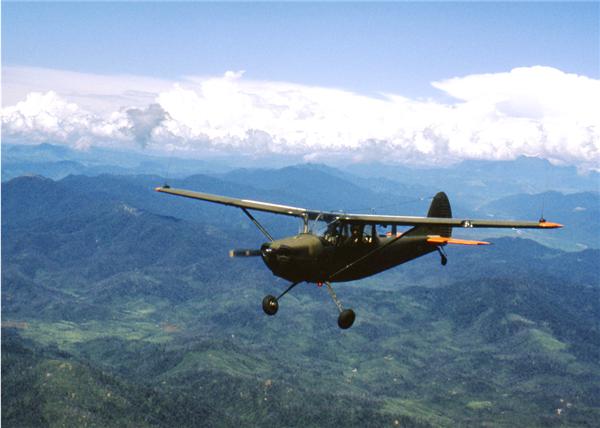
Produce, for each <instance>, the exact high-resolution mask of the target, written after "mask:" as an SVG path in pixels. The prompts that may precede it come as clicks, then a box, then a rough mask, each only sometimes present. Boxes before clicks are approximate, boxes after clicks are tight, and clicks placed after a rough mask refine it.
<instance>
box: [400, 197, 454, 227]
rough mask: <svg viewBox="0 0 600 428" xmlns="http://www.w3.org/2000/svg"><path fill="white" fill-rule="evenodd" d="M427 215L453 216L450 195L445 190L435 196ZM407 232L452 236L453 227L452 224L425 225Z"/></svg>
mask: <svg viewBox="0 0 600 428" xmlns="http://www.w3.org/2000/svg"><path fill="white" fill-rule="evenodd" d="M427 217H437V218H451V217H452V209H451V208H450V201H449V200H448V196H446V194H445V193H444V192H439V193H438V194H437V195H435V196H434V197H433V200H432V201H431V205H430V206H429V212H428V213H427ZM407 233H410V234H411V235H421V236H429V235H437V236H443V237H447V238H449V237H450V236H452V228H451V227H450V226H433V225H423V226H417V227H414V228H412V229H411V230H410V231H409V232H407Z"/></svg>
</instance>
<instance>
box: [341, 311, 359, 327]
mask: <svg viewBox="0 0 600 428" xmlns="http://www.w3.org/2000/svg"><path fill="white" fill-rule="evenodd" d="M355 319H356V314H355V313H354V311H353V310H352V309H346V310H343V311H342V312H340V316H339V317H338V326H339V327H340V328H341V329H342V330H346V329H347V328H350V327H352V324H354V320H355Z"/></svg>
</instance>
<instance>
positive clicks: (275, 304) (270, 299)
mask: <svg viewBox="0 0 600 428" xmlns="http://www.w3.org/2000/svg"><path fill="white" fill-rule="evenodd" d="M298 284H300V283H299V282H294V283H293V284H291V285H290V286H289V287H288V288H286V290H285V291H284V292H283V293H281V294H280V295H279V296H277V297H275V296H272V295H270V294H269V295H268V296H265V298H264V299H263V301H262V308H263V311H265V314H267V315H270V316H272V315H275V314H276V313H277V310H278V309H279V299H281V298H282V297H283V296H285V294H286V293H287V292H288V291H290V290H291V289H292V288H294V287H295V286H296V285H298Z"/></svg>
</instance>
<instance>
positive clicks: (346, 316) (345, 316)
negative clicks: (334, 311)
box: [325, 281, 356, 330]
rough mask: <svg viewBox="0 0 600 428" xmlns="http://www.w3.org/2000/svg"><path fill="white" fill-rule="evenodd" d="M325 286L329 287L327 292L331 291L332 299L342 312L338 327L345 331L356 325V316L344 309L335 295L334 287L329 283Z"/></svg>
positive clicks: (351, 311) (350, 310) (349, 310)
mask: <svg viewBox="0 0 600 428" xmlns="http://www.w3.org/2000/svg"><path fill="white" fill-rule="evenodd" d="M325 285H326V286H327V291H329V295H330V296H331V299H332V300H333V302H334V303H335V305H336V306H337V308H338V310H339V311H340V315H339V316H338V326H339V327H340V328H341V329H343V330H346V329H347V328H350V327H352V324H354V320H355V319H356V314H355V313H354V311H353V310H352V309H344V307H343V306H342V303H341V302H340V301H339V300H338V298H337V296H336V295H335V291H333V287H332V286H331V283H330V282H329V281H326V282H325Z"/></svg>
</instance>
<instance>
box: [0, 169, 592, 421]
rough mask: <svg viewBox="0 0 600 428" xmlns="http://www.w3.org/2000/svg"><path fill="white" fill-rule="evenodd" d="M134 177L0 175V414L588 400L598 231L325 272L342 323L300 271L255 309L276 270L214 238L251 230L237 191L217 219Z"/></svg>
mask: <svg viewBox="0 0 600 428" xmlns="http://www.w3.org/2000/svg"><path fill="white" fill-rule="evenodd" d="M196 179H201V180H204V181H206V182H208V180H209V179H206V178H196ZM149 182H151V179H150V178H149V177H131V176H129V177H116V176H102V177H95V178H83V179H78V178H77V177H70V178H69V179H65V180H63V181H61V182H54V181H51V180H46V179H43V178H36V177H28V178H19V179H16V180H13V181H11V182H8V183H4V184H3V192H2V210H3V213H2V214H3V216H2V237H3V239H2V422H3V423H4V424H6V425H7V426H72V425H77V426H340V425H345V426H361V427H363V426H376V427H380V426H409V427H410V426H417V427H421V426H457V425H460V426H471V425H473V426H506V427H513V426H548V425H554V424H555V425H560V426H594V424H595V421H597V420H599V419H600V409H599V407H598V402H599V399H600V388H599V387H598V385H600V363H599V361H600V359H599V358H598V355H600V328H599V327H598V326H599V320H600V305H599V304H598V302H599V301H600V284H599V283H598V278H600V272H599V269H600V268H599V265H598V259H599V258H600V251H598V250H593V249H588V250H585V251H580V252H573V253H567V252H563V251H560V250H557V249H550V248H547V247H545V246H542V245H539V244H537V243H535V242H533V241H530V240H524V239H511V238H502V239H496V240H494V243H495V245H493V246H490V247H489V248H482V249H478V248H458V249H454V248H452V249H448V252H449V256H450V262H449V264H448V266H446V267H442V266H440V264H439V258H438V257H437V256H436V255H429V256H426V257H423V258H422V259H419V260H417V261H415V262H414V263H410V264H407V265H403V266H400V267H397V268H395V269H393V270H391V271H389V272H386V273H384V274H382V275H379V276H376V277H373V278H369V279H368V280H365V281H359V282H356V283H348V284H340V285H337V286H336V292H337V294H338V296H339V297H340V298H341V299H342V301H343V302H344V304H346V305H347V306H349V307H352V308H353V309H354V310H355V311H356V312H357V321H356V324H355V325H354V326H353V327H352V328H351V329H350V330H347V331H341V330H339V329H338V328H337V325H336V309H335V306H334V304H333V303H332V302H331V300H330V299H329V297H328V295H327V293H326V291H325V290H323V289H319V288H317V287H316V286H314V285H307V284H303V285H301V286H299V287H297V288H296V289H295V290H294V291H293V292H292V293H290V294H289V295H287V296H286V297H285V298H284V299H283V300H282V301H281V307H280V311H279V312H278V314H277V315H276V316H275V317H266V316H264V314H263V313H262V310H261V308H260V302H261V300H262V297H263V296H264V295H265V294H269V293H275V292H276V291H277V290H281V289H283V287H284V286H285V283H284V282H283V281H281V280H278V279H276V278H274V277H273V276H272V275H271V273H270V272H269V271H268V270H267V269H266V268H265V267H264V265H263V264H262V262H261V261H260V260H259V259H236V260H232V259H229V258H227V250H228V249H230V248H234V247H244V246H247V247H249V248H252V245H257V243H259V242H260V239H261V238H260V235H259V234H258V232H256V231H254V230H253V229H250V228H246V226H244V225H243V223H242V222H241V219H239V218H238V217H237V215H238V213H237V211H234V212H231V211H227V210H223V211H218V212H219V215H220V216H219V217H218V218H215V219H214V221H213V220H211V219H210V218H208V217H206V216H204V215H201V214H198V215H196V214H192V213H188V214H187V215H186V216H184V218H181V217H179V216H177V215H173V214H177V213H178V212H183V210H185V209H188V210H191V209H192V208H194V209H196V210H198V211H203V209H204V207H205V205H201V206H200V205H198V204H193V203H192V204H187V205H183V204H181V205H179V202H173V203H174V206H175V208H171V207H169V204H170V203H171V202H170V200H168V201H166V200H164V198H163V199H160V195H155V194H153V193H152V192H151V188H147V184H148V183H149ZM212 185H213V186H214V189H215V190H216V191H219V186H221V185H222V183H221V182H220V181H218V180H216V179H215V181H213V184H212ZM91 188H93V189H94V190H93V191H92V190H90V189H91ZM110 189H117V190H115V191H114V192H111V191H109V190H110ZM144 189H146V190H144ZM215 190H213V191H215ZM221 190H223V192H222V193H227V189H221ZM143 192H148V194H147V195H146V194H145V193H143ZM32 195H35V204H33V203H32V202H31V197H32ZM148 195H150V196H148ZM275 196H276V195H275ZM152 197H158V198H159V200H160V201H161V203H162V204H164V205H165V206H166V208H163V210H164V211H159V212H157V211H155V210H154V209H153V206H154V205H153V204H156V206H158V205H159V203H158V202H154V201H152V200H150V199H149V198H152ZM136 201H137V202H139V204H137V205H136ZM44 207H51V208H50V209H47V210H45V209H43V208H44ZM34 208H38V209H34ZM169 209H170V210H172V211H171V212H169V211H168V210H169ZM20 213H22V214H20ZM275 224H276V223H275ZM292 226H294V225H292ZM292 228H293V227H292ZM276 230H277V229H276ZM240 243H241V244H240Z"/></svg>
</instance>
